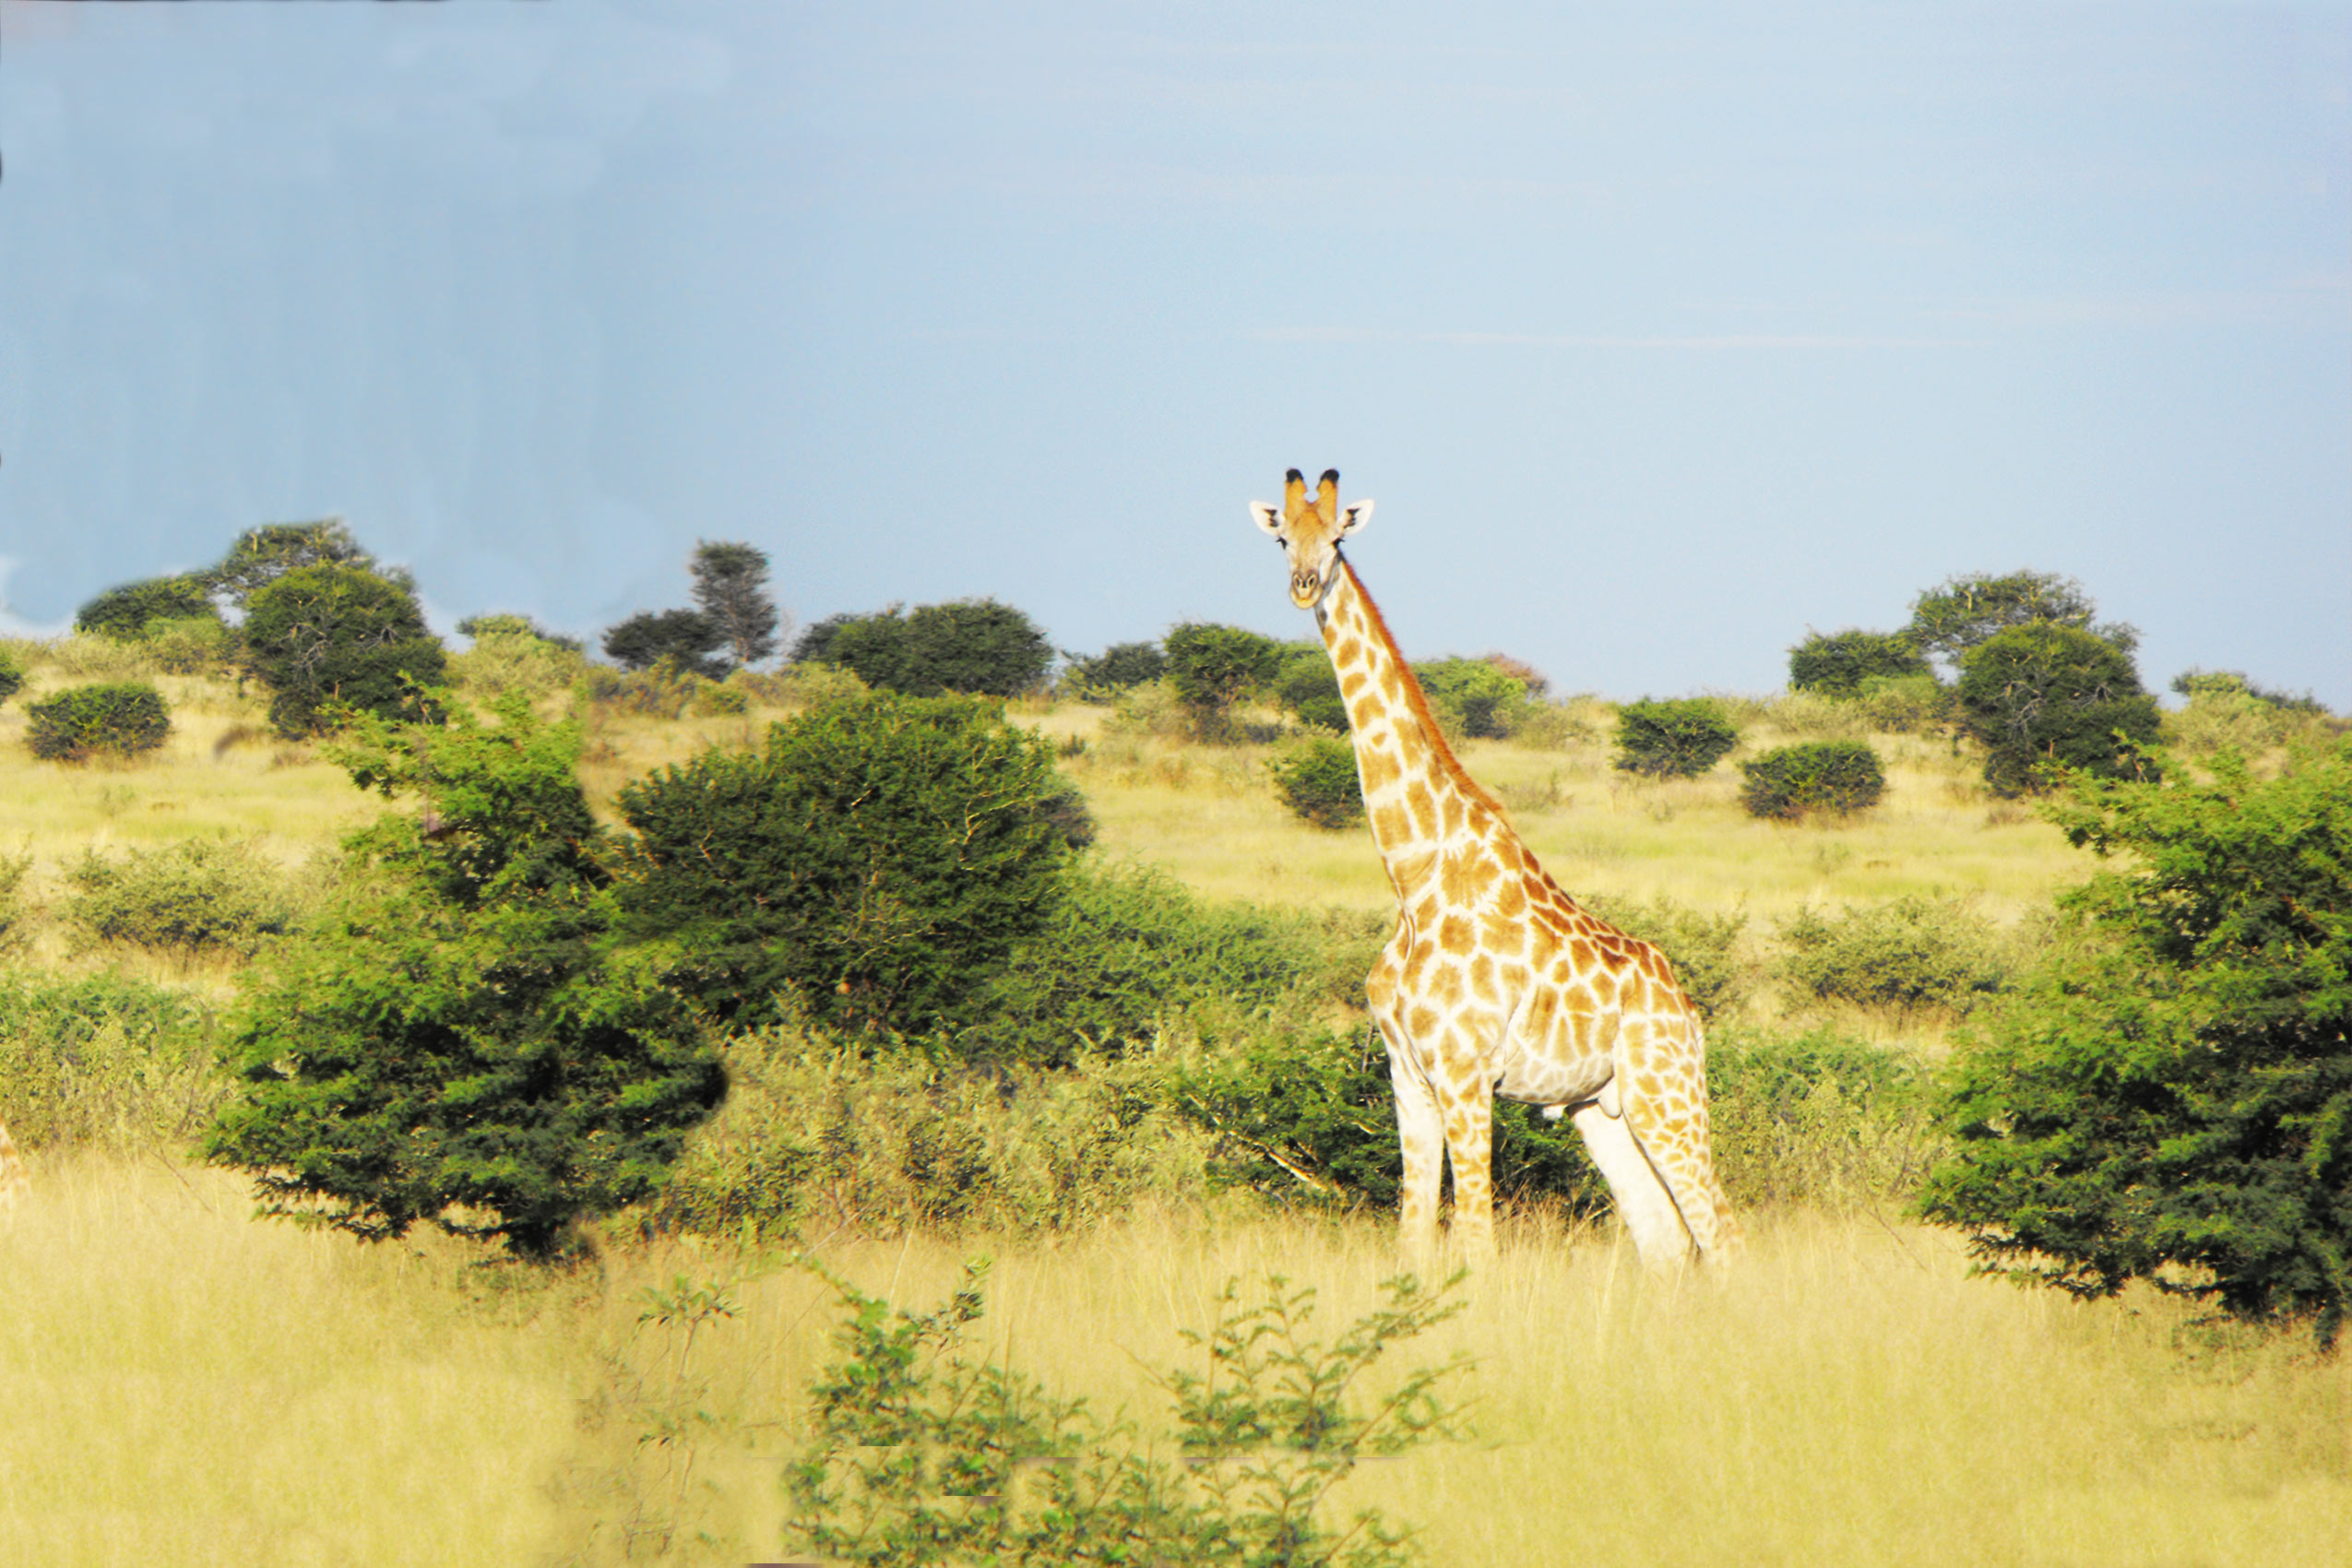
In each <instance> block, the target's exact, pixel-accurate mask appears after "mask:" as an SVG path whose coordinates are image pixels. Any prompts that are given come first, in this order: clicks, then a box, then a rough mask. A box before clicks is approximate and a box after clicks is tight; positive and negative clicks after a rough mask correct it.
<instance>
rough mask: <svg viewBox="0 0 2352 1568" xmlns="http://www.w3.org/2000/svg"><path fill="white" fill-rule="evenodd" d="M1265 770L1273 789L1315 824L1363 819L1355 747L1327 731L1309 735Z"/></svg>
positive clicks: (1292, 810)
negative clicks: (1327, 733) (1271, 778)
mask: <svg viewBox="0 0 2352 1568" xmlns="http://www.w3.org/2000/svg"><path fill="white" fill-rule="evenodd" d="M1266 771H1267V772H1269V773H1271V774H1272V775H1273V776H1274V790H1275V793H1276V794H1277V795H1280V796H1281V797H1282V803H1283V804H1284V805H1286V806H1289V808H1290V813H1291V814H1292V815H1294V816H1298V817H1301V818H1303V819H1305V820H1306V821H1308V822H1311V823H1313V824H1314V825H1315V826H1317V827H1327V828H1334V829H1336V828H1342V827H1348V826H1353V825H1354V824H1356V823H1358V822H1360V821H1362V820H1363V816H1364V791H1363V787H1362V785H1361V784H1360V783H1359V782H1358V780H1357V778H1356V748H1355V747H1354V746H1352V745H1350V744H1349V743H1348V742H1346V741H1341V740H1335V739H1333V738H1332V737H1330V736H1328V735H1311V736H1309V737H1307V738H1306V739H1305V740H1303V741H1301V742H1299V743H1298V744H1297V745H1295V746H1293V747H1291V748H1290V751H1289V754H1287V755H1285V756H1283V757H1281V758H1279V759H1278V760H1277V761H1276V762H1275V763H1274V764H1273V766H1270V767H1269V768H1268V769H1267V770H1266Z"/></svg>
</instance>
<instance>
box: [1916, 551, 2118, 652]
mask: <svg viewBox="0 0 2352 1568" xmlns="http://www.w3.org/2000/svg"><path fill="white" fill-rule="evenodd" d="M2097 613H2098V607H2097V605H2095V604H2093V603H2092V602H2091V596H2090V595H2089V594H2087V593H2085V591H2084V590H2083V585H2082V584H2081V583H2079V582H2077V581H2075V580H2074V579H2073V577H2068V576H2060V575H2059V574H2058V573H2056V572H2033V571H2018V572H2009V573H2006V574H2001V573H1993V572H1970V573H1964V574H1962V575H1960V576H1953V577H1947V578H1945V579H1944V580H1943V581H1942V583H1939V584H1938V585H1936V586H1935V587H1934V588H1929V589H1927V590H1926V591H1925V592H1923V593H1921V594H1920V595H1919V596H1918V598H1917V599H1915V600H1912V601H1911V624H1909V625H1907V626H1906V627H1905V628H1904V629H1903V633H1902V635H1903V636H1905V637H1907V638H1908V639H1909V641H1910V643H1911V645H1912V646H1913V647H1917V648H1918V649H1919V650H1920V651H1922V652H1924V653H1930V654H1934V655H1936V656H1937V657H1939V658H1941V659H1945V660H1947V661H1948V662H1950V663H1951V664H1953V665H1954V666H1955V667H1957V666H1960V665H1964V664H1965V663H1966V659H1967V656H1968V652H1969V650H1970V649H1972V648H1974V647H1977V646H1978V645H1979V644H1981V643H1984V642H1987V641H1989V640H1990V639H1991V638H1993V637H1995V636H1999V635H2000V634H2001V633H2002V632H2004V631H2008V630H2011V629H2013V628H2014V627H2018V626H2068V627H2072V628H2073V629H2075V630H2078V631H2084V632H2088V633H2089V634H2091V635H2092V636H2097V637H2098V638H2099V639H2100V640H2101V641H2103V642H2106V643H2108V644H2109V645H2110V646H2112V647H2115V648H2116V649H2117V650H2118V651H2119V652H2121V653H2124V654H2126V655H2128V654H2130V653H2131V651H2132V649H2133V648H2134V647H2138V646H2139V640H2140V634H2139V633H2138V632H2137V631H2135V630H2134V629H2132V627H2131V626H2128V625H2123V624H2111V625H2104V626H2095V625H2093V624H2091V618H2092V617H2093V616H2094V615H2097Z"/></svg>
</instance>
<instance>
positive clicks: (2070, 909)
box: [1922, 740, 2352, 1348]
mask: <svg viewBox="0 0 2352 1568" xmlns="http://www.w3.org/2000/svg"><path fill="white" fill-rule="evenodd" d="M2213 771H2214V777H2213V781H2212V782H2211V783H2197V782H2193V781H2187V780H2180V779H2176V780H2173V781H2169V782H2168V783H2166V784H2163V785H2161V786H2159V785H2156V784H2150V783H2141V782H2126V783H2112V782H2100V781H2097V780H2093V779H2078V780H2077V781H2076V782H2075V784H2074V785H2073V788H2072V789H2071V790H2070V791H2069V792H2068V793H2067V794H2066V795H2065V796H2063V797H2061V799H2060V800H2059V801H2058V802H2055V803H2054V804H2053V805H2052V806H2051V807H2050V808H2049V814H2050V816H2051V817H2052V819H2053V820H2055V821H2056V822H2057V823H2058V824H2059V826H2061V827H2062V828H2064V829H2065V830H2066V835H2067V837H2069V838H2070V839H2072V840H2073V842H2074V843H2075V844H2077V845H2083V846H2088V847H2089V848H2091V849H2095V850H2096V851H2097V852H2098V853H2099V854H2100V855H2101V856H2102V857H2103V858H2109V859H2111V861H2112V864H2111V865H2110V866H2109V867H2108V868H2106V869H2102V870H2100V871H2098V872H2097V873H2095V874H2094V875H2093V876H2092V878H2091V879H2090V881H2089V882H2087V883H2086V884H2085V885H2083V886H2081V887H2079V888H2076V889H2074V890H2073V892H2072V893H2070V894H2067V895H2065V896H2064V897H2062V898H2061V909H2063V910H2064V911H2065V914H2066V917H2067V924H2066V925H2065V926H2064V927H2062V928H2061V932H2060V940H2059V941H2057V942H2056V943H2054V944H2051V945H2050V947H2049V951H2048V954H2047V956H2046V957H2045V960H2044V962H2043V964H2042V965H2041V966H2040V967H2039V968H2037V970H2036V971H2035V972H2034V974H2033V975H2032V976H2031V977H2030V978H2029V980H2028V981H2027V983H2026V984H2025V985H2024V986H2023V987H2022V988H2021V989H2020V992H2019V994H2018V995H2017V996H2016V998H2015V999H2014V1000H2013V1002H2012V1003H2011V1004H2008V1005H2006V1006H2004V1007H2002V1009H2001V1010H2000V1011H1999V1012H1998V1013H1997V1014H1996V1016H1995V1018H1994V1022H1993V1026H1992V1028H1991V1029H1990V1035H1989V1038H1988V1039H1986V1040H1985V1041H1984V1042H1983V1043H1982V1044H1981V1045H1979V1046H1978V1047H1976V1048H1975V1049H1972V1050H1970V1051H1968V1052H1967V1053H1966V1055H1965V1056H1963V1057H1962V1058H1961V1060H1960V1062H1959V1063H1958V1068H1957V1072H1956V1074H1955V1075H1954V1087H1953V1092H1952V1097H1951V1101H1950V1104H1949V1108H1948V1111H1947V1114H1948V1116H1949V1119H1950V1124H1951V1126H1952V1127H1953V1129H1954V1132H1955V1133H1956V1134H1958V1137H1959V1139H1960V1148H1959V1152H1958V1155H1957V1157H1956V1158H1954V1159H1953V1160H1952V1161H1950V1162H1949V1163H1947V1164H1945V1165H1942V1166H1941V1167H1939V1168H1938V1169H1937V1170H1936V1171H1935V1173H1934V1176H1933V1178H1932V1179H1931V1180H1930V1183H1929V1186H1928V1190H1927V1194H1926V1197H1925V1200H1924V1203H1923V1206H1922V1207H1923V1210H1924V1212H1925V1213H1926V1214H1927V1216H1928V1217H1929V1218H1931V1219H1936V1220H1941V1221H1942V1222H1944V1223H1946V1224H1953V1225H1961V1226H1966V1227H1967V1228H1968V1229H1969V1230H1970V1231H1971V1232H1972V1238H1971V1248H1972V1250H1973V1251H1974V1252H1975V1253H1976V1255H1977V1257H1978V1260H1979V1261H1980V1262H1981V1263H1982V1264H1983V1265H1984V1266H1986V1267H1988V1268H1997V1269H2000V1270H2002V1271H2003V1272H2007V1273H2011V1274H2013V1275H2017V1276H2021V1277H2028V1278H2034V1279H2039V1280H2042V1281H2044V1282H2046V1283H2049V1284H2053V1285H2057V1286H2060V1287H2061V1288H2063V1289H2067V1290H2070V1291H2073V1292H2074V1293H2076V1294H2078V1295H2083V1296H2107V1295H2111V1294H2113V1293H2114V1292H2115V1291H2117V1290H2120V1289H2122V1288H2123V1287H2124V1286H2125V1285H2126V1284H2128V1283H2130V1282H2131V1281H2132V1280H2134V1279H2144V1280H2146V1281H2148V1282H2149V1283H2150V1284H2152V1285H2154V1286H2155V1287H2156V1289H2160V1290H2168V1291H2173V1292H2178V1293H2181V1294H2186V1295H2190V1296H2193V1297H2197V1298H2200V1299H2203V1300H2206V1301H2214V1302H2215V1303H2217V1304H2218V1305H2219V1306H2220V1308H2221V1309H2222V1310H2223V1311H2224V1312H2226V1313H2231V1314H2233V1315H2236V1316H2239V1317H2243V1318H2248V1319H2254V1320H2278V1319H2287V1318H2295V1317H2305V1316H2307V1317H2308V1318H2309V1319H2310V1322H2311V1324H2312V1327H2313V1330H2314V1333H2315V1335H2316V1336H2317V1338H2318V1340H2319V1343H2320V1345H2321V1346H2322V1348H2326V1347H2328V1346H2330V1345H2332V1344H2333V1343H2334V1340H2335V1339H2336V1336H2338V1334H2339V1333H2340V1331H2341V1328H2342V1325H2343V1320H2344V1313H2345V1308H2346V1297H2347V1294H2352V1266H2347V1262H2346V1260H2347V1259H2352V1043H2348V1042H2352V989H2347V987H2346V976H2347V975H2352V869H2347V868H2352V741H2346V740H2338V741H2336V742H2334V743H2333V744H2331V745H2329V746H2327V747H2325V748H2319V747H2313V748H2310V749H2307V750H2305V751H2303V752H2301V753H2300V754H2298V755H2295V756H2293V757H2290V759H2289V762H2288V766H2287V771H2286V772H2285V773H2284V774H2283V775H2282V776H2281V777H2279V778H2275V779H2272V780H2268V781H2263V780H2258V779H2256V778H2254V777H2253V776H2252V775H2251V772H2250V771H2249V769H2248V768H2247V767H2246V766H2245V765H2244V763H2243V762H2242V761H2240V760H2239V759H2238V758H2236V757H2232V756H2228V755H2227V754H2225V755H2223V756H2221V757H2218V758H2216V759H2215V764H2214V770H2213Z"/></svg>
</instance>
